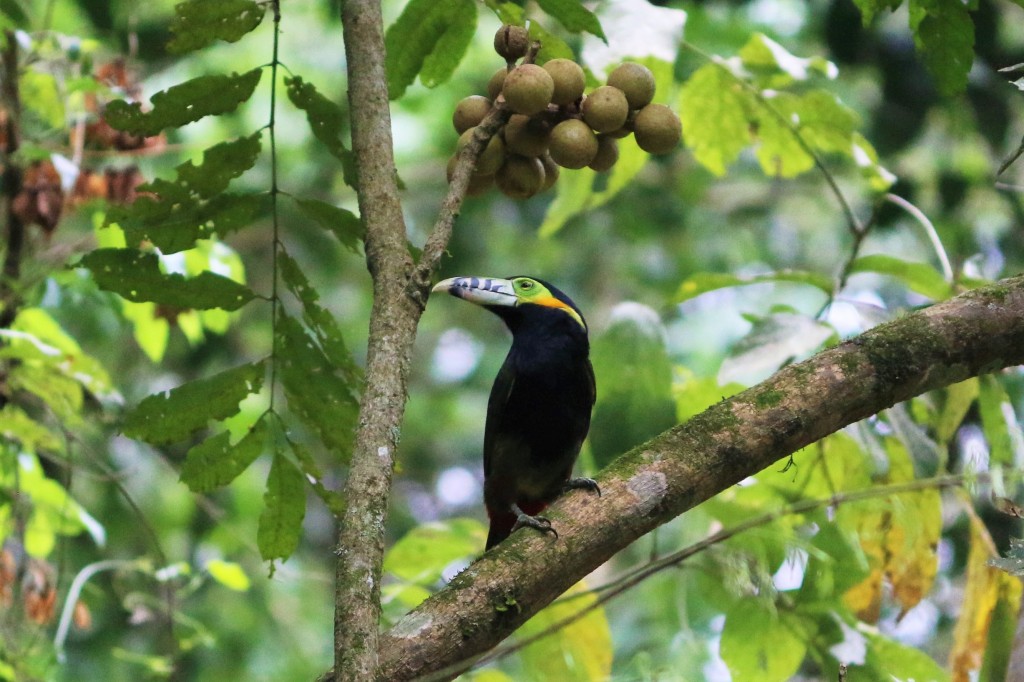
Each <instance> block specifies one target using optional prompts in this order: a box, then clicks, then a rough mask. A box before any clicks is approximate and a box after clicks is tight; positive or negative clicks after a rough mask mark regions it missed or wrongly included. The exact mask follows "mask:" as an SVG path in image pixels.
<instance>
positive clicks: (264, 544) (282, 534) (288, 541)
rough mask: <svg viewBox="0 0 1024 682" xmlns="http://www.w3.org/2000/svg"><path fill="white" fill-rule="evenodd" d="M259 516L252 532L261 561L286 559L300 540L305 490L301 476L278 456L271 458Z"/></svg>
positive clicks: (286, 461) (292, 465)
mask: <svg viewBox="0 0 1024 682" xmlns="http://www.w3.org/2000/svg"><path fill="white" fill-rule="evenodd" d="M263 503H264V505H265V506H264V507H263V513H262V514H260V522H259V527H258V528H257V531H256V544H257V546H258V547H259V548H260V556H261V557H263V560H264V561H271V560H274V559H287V558H288V557H289V556H291V555H292V553H293V552H294V551H295V548H296V547H298V546H299V540H300V539H301V538H302V519H303V517H305V515H306V488H305V485H304V484H303V480H302V472H301V471H299V470H298V469H296V468H295V465H294V464H292V463H291V461H290V460H289V459H288V458H287V457H285V456H284V455H282V454H281V453H280V452H278V453H276V454H275V455H274V461H273V463H272V464H271V465H270V475H269V476H267V490H266V492H265V493H264V494H263Z"/></svg>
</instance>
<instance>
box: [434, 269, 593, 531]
mask: <svg viewBox="0 0 1024 682" xmlns="http://www.w3.org/2000/svg"><path fill="white" fill-rule="evenodd" d="M436 290H445V291H448V293H451V294H452V295H454V296H458V297H460V298H465V299H466V300H469V301H472V302H474V303H478V304H480V305H482V306H483V307H485V308H487V309H488V310H490V311H491V312H493V313H495V314H496V315H498V316H499V317H500V318H501V319H502V320H504V322H505V324H506V325H507V326H508V328H509V330H510V331H511V332H512V347H511V348H510V349H509V352H508V356H507V357H506V358H505V362H504V364H503V365H502V367H501V370H500V371H499V372H498V376H497V378H496V379H495V381H494V386H493V387H492V388H491V395H490V398H489V400H488V403H487V424H486V427H485V430H484V504H485V505H486V507H487V513H488V516H489V517H490V522H491V525H490V531H489V533H488V536H487V548H488V549H490V548H491V547H493V546H494V545H496V544H497V543H499V542H501V541H502V540H503V539H505V538H506V537H508V535H509V534H510V533H511V532H512V531H513V530H514V529H515V528H517V527H522V526H530V527H533V528H536V529H538V530H542V531H547V532H552V533H554V532H555V531H554V529H552V528H551V524H550V523H549V522H548V521H547V520H546V519H544V518H543V517H538V516H536V515H537V514H538V513H539V512H540V511H541V510H543V509H544V508H545V507H546V506H547V505H548V504H550V503H551V502H552V501H553V500H554V499H555V498H556V497H558V495H559V494H561V492H562V491H563V490H565V489H566V488H567V487H583V488H589V489H593V490H596V489H597V485H596V484H595V483H594V482H593V481H591V480H590V479H573V478H571V474H572V468H573V464H574V463H575V461H576V458H577V456H578V455H579V452H580V447H581V446H582V445H583V441H584V439H585V438H586V436H587V431H588V430H589V428H590V414H591V410H592V408H593V406H594V400H595V396H596V389H595V384H594V371H593V368H592V366H591V364H590V343H589V340H588V337H587V326H586V322H585V320H584V319H583V315H582V314H581V313H580V311H579V308H577V307H576V305H575V304H574V303H573V302H572V300H571V299H570V298H569V297H568V296H566V295H565V294H564V293H562V292H561V291H559V290H558V289H557V288H555V287H554V286H552V285H551V284H548V283H547V282H544V281H543V280H539V279H536V278H529V277H512V278H509V279H507V280H498V279H493V278H490V279H488V278H453V279H451V280H446V281H445V282H442V283H441V284H439V285H438V286H437V287H435V291H436ZM556 534H557V533H556Z"/></svg>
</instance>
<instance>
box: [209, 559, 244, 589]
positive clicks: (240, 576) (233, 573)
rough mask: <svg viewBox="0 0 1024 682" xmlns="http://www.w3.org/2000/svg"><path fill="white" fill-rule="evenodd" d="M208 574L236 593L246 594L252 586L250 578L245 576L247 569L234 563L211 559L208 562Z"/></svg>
mask: <svg viewBox="0 0 1024 682" xmlns="http://www.w3.org/2000/svg"><path fill="white" fill-rule="evenodd" d="M206 572H207V573H209V574H210V577H211V578H213V579H214V580H216V581H217V582H219V583H220V584H221V585H223V586H224V587H226V588H228V589H229V590H234V591H235V592H245V591H247V590H248V589H249V587H250V586H251V585H252V581H251V580H249V576H247V575H246V574H245V569H243V568H242V567H241V566H240V565H238V564H236V563H235V562H234V561H224V560H223V559H211V560H210V561H207V562H206Z"/></svg>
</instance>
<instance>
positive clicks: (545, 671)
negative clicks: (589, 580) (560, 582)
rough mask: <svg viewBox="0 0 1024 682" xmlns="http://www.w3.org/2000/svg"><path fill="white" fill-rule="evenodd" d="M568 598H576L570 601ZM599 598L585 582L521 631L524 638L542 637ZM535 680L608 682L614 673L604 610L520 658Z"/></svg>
mask: <svg viewBox="0 0 1024 682" xmlns="http://www.w3.org/2000/svg"><path fill="white" fill-rule="evenodd" d="M567 597H572V598H571V599H567ZM596 600H597V595H595V594H594V593H592V592H589V591H588V590H587V586H586V584H585V583H584V582H583V581H580V582H578V583H576V585H574V586H573V587H572V588H571V589H570V590H568V591H567V592H566V593H565V594H564V595H563V596H562V597H561V599H560V600H559V601H556V602H554V603H552V604H551V605H550V606H548V607H547V608H545V609H544V610H542V611H541V612H540V613H538V614H537V615H536V616H534V617H533V618H531V619H530V620H528V621H527V622H526V623H525V624H524V625H523V626H522V628H520V629H519V633H518V634H519V636H520V637H529V636H531V635H535V634H538V633H540V632H542V631H544V630H546V629H548V628H549V627H552V626H554V625H555V624H557V623H559V622H561V621H563V620H565V619H567V618H569V617H571V616H573V615H575V614H577V613H579V612H580V611H582V610H583V609H585V608H587V607H589V606H591V605H592V604H593V603H594V602H595V601H596ZM520 656H521V657H522V661H523V666H524V668H526V670H528V671H529V672H530V673H531V675H530V678H531V679H538V680H564V681H565V682H572V681H575V680H579V681H580V682H585V681H589V680H605V679H607V678H608V677H609V676H610V675H611V672H612V634H611V629H610V628H609V627H608V618H607V616H606V615H605V612H604V608H603V607H597V608H595V609H594V610H592V611H590V612H588V613H587V614H586V615H585V616H583V617H582V618H580V619H579V620H575V621H573V622H572V623H570V624H569V625H566V626H565V627H562V628H559V629H557V630H556V631H555V632H553V633H552V634H550V635H548V636H546V637H544V638H542V639H539V640H537V641H536V642H534V643H533V644H531V645H530V646H528V647H526V648H525V649H523V651H522V653H521V654H520Z"/></svg>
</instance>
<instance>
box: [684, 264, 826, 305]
mask: <svg viewBox="0 0 1024 682" xmlns="http://www.w3.org/2000/svg"><path fill="white" fill-rule="evenodd" d="M765 282H794V283H796V284H808V285H810V286H812V287H817V288H818V289H820V290H821V291H823V292H825V293H826V294H829V295H831V293H832V286H833V283H832V280H831V279H830V278H829V277H826V276H825V275H822V274H820V273H817V272H807V271H804V270H779V271H777V272H769V273H765V274H763V275H752V276H739V275H733V274H730V273H727V272H697V273H694V274H693V275H691V276H690V277H689V278H688V279H686V280H685V281H684V282H683V283H682V284H680V285H679V290H678V291H677V293H676V302H677V303H682V302H683V301H688V300H690V299H691V298H696V297H697V296H700V295H701V294H704V293H707V292H709V291H714V290H716V289H724V288H726V287H739V286H746V285H748V284H763V283H765Z"/></svg>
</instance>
